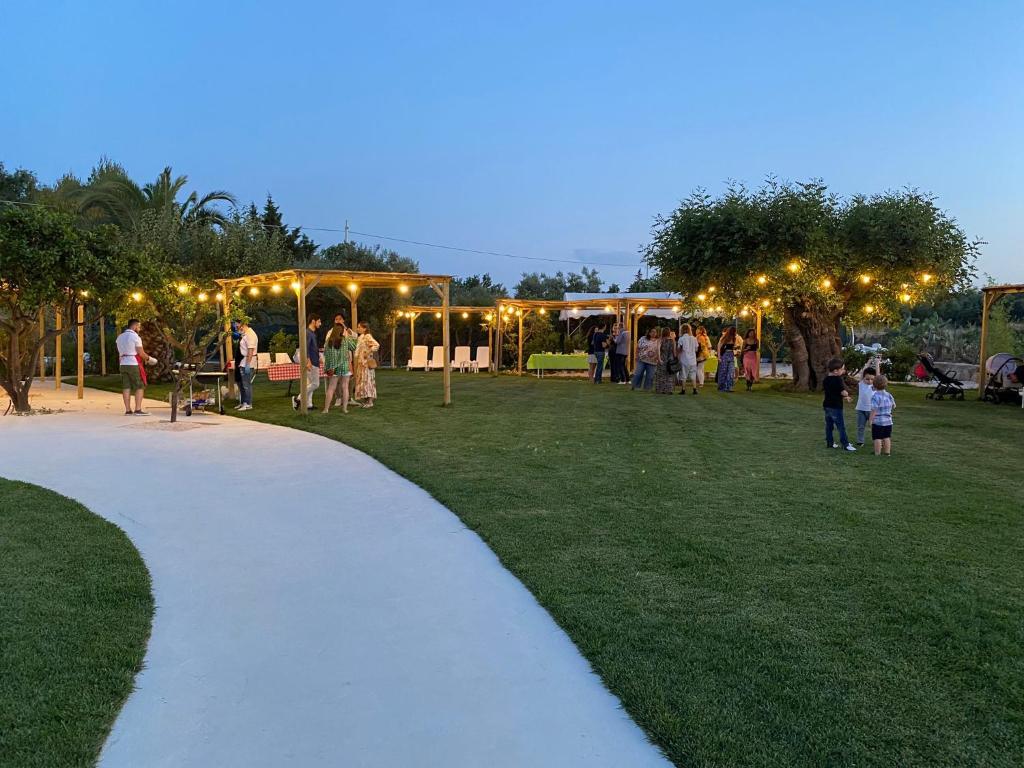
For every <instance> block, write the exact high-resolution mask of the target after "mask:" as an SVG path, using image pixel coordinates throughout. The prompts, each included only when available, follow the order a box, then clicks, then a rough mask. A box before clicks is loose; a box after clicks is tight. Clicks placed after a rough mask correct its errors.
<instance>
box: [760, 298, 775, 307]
mask: <svg viewBox="0 0 1024 768" xmlns="http://www.w3.org/2000/svg"><path fill="white" fill-rule="evenodd" d="M771 305H772V303H771V301H769V300H768V299H764V300H763V301H762V302H761V306H762V307H770V306H771Z"/></svg>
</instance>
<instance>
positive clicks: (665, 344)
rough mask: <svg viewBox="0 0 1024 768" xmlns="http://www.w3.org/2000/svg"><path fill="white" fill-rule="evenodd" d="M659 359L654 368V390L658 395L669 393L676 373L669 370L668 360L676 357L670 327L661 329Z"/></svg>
mask: <svg viewBox="0 0 1024 768" xmlns="http://www.w3.org/2000/svg"><path fill="white" fill-rule="evenodd" d="M658 353H659V357H660V359H659V361H658V367H657V368H655V369H654V392H655V394H658V395H671V394H672V388H673V386H674V385H675V381H676V375H675V374H674V373H672V372H671V371H670V370H669V361H670V360H675V359H676V342H675V340H674V339H673V338H672V329H671V328H662V329H661V339H660V340H659V342H658Z"/></svg>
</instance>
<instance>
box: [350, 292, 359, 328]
mask: <svg viewBox="0 0 1024 768" xmlns="http://www.w3.org/2000/svg"><path fill="white" fill-rule="evenodd" d="M358 296H359V291H358V289H357V290H355V291H352V295H351V296H349V297H348V300H349V303H350V304H351V305H352V327H353V328H355V327H356V326H357V325H359V299H358Z"/></svg>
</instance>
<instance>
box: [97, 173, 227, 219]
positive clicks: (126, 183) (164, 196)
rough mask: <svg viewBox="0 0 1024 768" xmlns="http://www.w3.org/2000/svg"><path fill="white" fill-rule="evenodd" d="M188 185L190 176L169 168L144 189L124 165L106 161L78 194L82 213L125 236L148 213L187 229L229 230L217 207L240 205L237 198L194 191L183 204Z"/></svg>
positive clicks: (223, 192)
mask: <svg viewBox="0 0 1024 768" xmlns="http://www.w3.org/2000/svg"><path fill="white" fill-rule="evenodd" d="M186 184H188V176H177V177H175V176H173V175H172V173H171V167H170V166H167V167H166V168H164V169H163V171H161V172H160V175H159V176H157V178H156V180H155V181H153V182H150V183H149V184H146V185H145V186H141V187H140V186H139V185H138V184H137V183H136V182H135V181H133V180H132V179H131V178H130V177H129V176H128V174H127V173H126V172H125V170H124V168H122V167H121V166H120V165H118V164H117V163H114V162H111V161H109V160H102V161H100V164H99V165H98V166H97V167H96V168H95V169H94V170H93V172H92V175H91V176H90V177H89V181H88V183H87V184H86V185H85V186H84V187H83V188H82V189H81V190H80V191H79V192H78V200H79V211H80V212H81V214H82V215H83V216H88V217H90V218H92V219H94V220H96V219H98V220H101V221H103V222H104V223H110V224H116V225H117V226H118V227H120V228H121V229H122V230H123V231H125V232H133V231H135V230H137V229H138V226H139V222H140V221H141V219H142V217H143V216H144V215H146V214H148V213H170V214H172V215H174V216H176V217H177V218H178V219H179V220H180V222H181V224H182V225H185V226H201V227H212V226H217V227H223V226H225V225H226V224H227V220H228V219H227V216H225V214H224V213H222V212H221V211H219V210H218V209H217V208H215V207H214V204H215V203H220V202H224V203H228V204H229V205H236V204H237V203H236V201H235V198H234V196H233V195H231V194H229V193H228V192H225V191H223V190H215V191H213V192H208V193H207V194H205V195H203V196H202V197H200V196H199V194H198V193H197V192H194V191H193V192H192V193H190V194H189V195H188V197H186V198H185V200H184V201H182V202H179V201H178V196H179V195H180V194H181V192H182V190H183V189H184V188H185V185H186Z"/></svg>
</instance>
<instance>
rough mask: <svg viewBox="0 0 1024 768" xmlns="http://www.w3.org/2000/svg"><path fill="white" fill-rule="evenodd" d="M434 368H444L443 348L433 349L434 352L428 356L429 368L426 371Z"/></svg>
mask: <svg viewBox="0 0 1024 768" xmlns="http://www.w3.org/2000/svg"><path fill="white" fill-rule="evenodd" d="M434 368H438V369H440V368H444V347H434V351H433V352H432V353H431V355H430V367H429V368H427V370H428V371H430V370H433V369H434Z"/></svg>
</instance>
